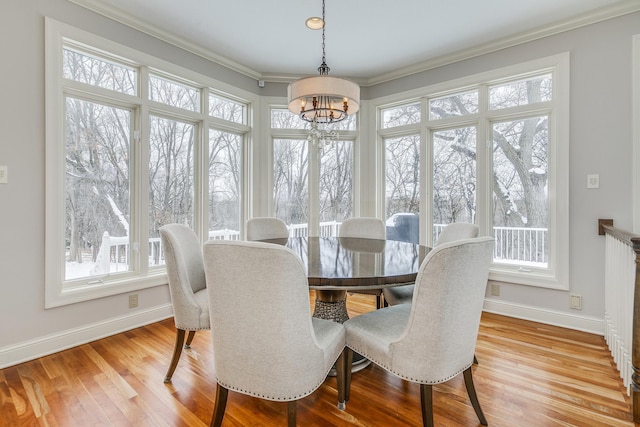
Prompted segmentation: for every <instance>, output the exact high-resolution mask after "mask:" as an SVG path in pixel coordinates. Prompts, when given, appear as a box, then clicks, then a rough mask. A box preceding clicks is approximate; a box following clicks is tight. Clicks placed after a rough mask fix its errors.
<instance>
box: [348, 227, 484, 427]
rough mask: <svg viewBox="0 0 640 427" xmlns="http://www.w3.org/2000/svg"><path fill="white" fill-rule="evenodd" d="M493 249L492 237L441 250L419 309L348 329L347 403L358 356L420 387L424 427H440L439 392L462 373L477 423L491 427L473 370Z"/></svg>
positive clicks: (421, 278) (420, 287)
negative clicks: (436, 425)
mask: <svg viewBox="0 0 640 427" xmlns="http://www.w3.org/2000/svg"><path fill="white" fill-rule="evenodd" d="M493 246H494V239H493V238H491V237H477V238H474V239H464V240H457V241H454V242H450V243H443V244H440V245H438V246H437V247H435V248H434V249H433V250H431V251H430V252H429V253H428V254H427V257H426V258H425V260H424V261H423V263H422V265H421V266H420V270H419V271H418V276H417V277H416V285H415V289H414V300H413V304H399V305H394V306H389V307H385V308H382V309H379V310H374V311H371V312H368V313H365V314H362V315H360V316H356V317H353V318H351V319H349V320H347V321H346V322H345V323H344V325H345V328H346V331H347V347H348V351H347V359H346V360H347V362H346V364H347V367H346V376H347V378H346V400H347V401H348V400H349V397H350V396H349V395H350V385H351V374H350V372H351V370H350V368H351V361H352V358H353V352H357V353H359V354H361V355H363V356H364V357H366V358H367V359H369V360H371V361H372V362H373V363H375V364H377V365H378V366H380V367H382V368H383V369H385V370H387V371H388V372H390V373H392V374H394V375H396V376H398V377H400V378H403V379H405V380H407V381H411V382H414V383H418V384H420V402H421V410H422V423H423V425H424V426H433V395H432V386H433V385H435V384H440V383H443V382H445V381H448V380H449V379H451V378H453V377H455V376H457V375H458V374H460V373H462V374H463V376H464V383H465V386H466V389H467V393H468V395H469V399H470V400H471V404H472V406H473V408H474V410H475V412H476V415H477V416H478V419H479V420H480V423H481V424H483V425H487V420H486V418H485V416H484V414H483V412H482V408H481V407H480V402H479V401H478V396H477V394H476V390H475V386H474V383H473V376H472V368H471V367H472V364H473V358H474V350H475V346H476V340H477V337H478V329H479V326H480V316H481V314H482V306H483V302H484V294H485V290H486V287H487V279H488V276H489V265H490V263H491V260H492V257H493ZM352 404H353V402H352Z"/></svg>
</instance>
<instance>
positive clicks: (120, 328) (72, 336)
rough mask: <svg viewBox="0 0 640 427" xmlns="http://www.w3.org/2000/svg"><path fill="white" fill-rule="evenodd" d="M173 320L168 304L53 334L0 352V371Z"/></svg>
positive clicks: (171, 310)
mask: <svg viewBox="0 0 640 427" xmlns="http://www.w3.org/2000/svg"><path fill="white" fill-rule="evenodd" d="M171 316H173V309H172V308H171V304H163V305H159V306H156V307H153V308H151V309H148V310H140V311H136V312H134V313H131V314H127V315H126V316H120V317H114V318H112V319H107V320H105V321H102V322H98V323H93V324H89V325H83V326H80V327H78V328H74V329H68V330H66V331H62V332H57V333H55V334H51V335H47V336H44V337H39V338H36V339H33V340H29V341H25V342H21V343H18V344H14V345H10V346H6V347H3V348H0V369H2V368H6V367H8V366H13V365H17V364H18V363H22V362H27V361H29V360H33V359H37V358H39V357H42V356H47V355H49V354H53V353H56V352H58V351H61V350H66V349H68V348H72V347H75V346H78V345H81V344H86V343H88V342H91V341H95V340H97V339H100V338H104V337H108V336H111V335H115V334H118V333H120V332H124V331H128V330H130V329H133V328H137V327H140V326H144V325H148V324H149V323H153V322H158V321H160V320H163V319H166V318H168V317H171Z"/></svg>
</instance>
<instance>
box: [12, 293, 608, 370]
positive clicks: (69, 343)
mask: <svg viewBox="0 0 640 427" xmlns="http://www.w3.org/2000/svg"><path fill="white" fill-rule="evenodd" d="M484 311H487V312H489V313H495V314H500V315H503V316H509V317H515V318H518V319H523V320H531V321H533V322H540V323H545V324H548V325H554V326H560V327H563V328H568V329H575V330H578V331H584V332H590V333H593V334H598V335H604V319H600V318H595V317H590V316H580V315H575V314H572V313H565V312H560V311H553V310H546V309H541V308H538V307H532V306H526V305H522V304H514V303H509V302H504V301H499V300H495V299H491V298H485V302H484ZM171 316H173V310H172V308H171V304H165V305H160V306H157V307H153V308H151V309H149V310H142V311H138V312H135V313H132V314H128V315H126V316H120V317H116V318H113V319H108V320H105V321H103V322H98V323H94V324H90V325H84V326H81V327H79V328H74V329H69V330H66V331H63V332H58V333H56V334H52V335H48V336H44V337H40V338H36V339H33V340H29V341H25V342H22V343H18V344H14V345H11V346H7V347H3V348H0V369H2V368H6V367H8V366H13V365H17V364H18V363H23V362H27V361H29V360H33V359H37V358H39V357H43V356H47V355H49V354H53V353H56V352H58V351H62V350H66V349H68V348H72V347H75V346H78V345H81V344H85V343H88V342H91V341H95V340H97V339H100V338H104V337H108V336H110V335H115V334H118V333H120V332H124V331H128V330H130V329H133V328H137V327H140V326H144V325H148V324H149V323H153V322H158V321H160V320H163V319H166V318H168V317H171Z"/></svg>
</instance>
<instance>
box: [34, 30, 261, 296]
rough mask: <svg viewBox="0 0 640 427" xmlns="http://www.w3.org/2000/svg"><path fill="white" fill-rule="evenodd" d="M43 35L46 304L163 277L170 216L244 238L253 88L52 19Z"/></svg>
mask: <svg viewBox="0 0 640 427" xmlns="http://www.w3.org/2000/svg"><path fill="white" fill-rule="evenodd" d="M47 38H48V41H49V43H48V47H47V69H48V70H49V73H48V75H47V86H46V90H47V107H46V108H47V156H46V158H47V160H46V161H47V223H46V227H47V229H46V233H47V239H46V240H47V245H46V265H47V266H46V271H47V289H46V306H47V307H53V306H57V305H63V304H68V303H73V302H77V301H83V300H87V299H91V298H97V297H101V296H106V295H113V294H116V293H121V292H128V291H131V290H134V289H140V288H143V287H147V286H155V285H159V284H163V283H166V277H165V275H164V255H163V249H162V245H161V243H160V236H159V231H158V230H159V228H160V227H162V226H163V225H165V224H168V223H181V224H186V225H188V226H189V227H191V228H193V229H194V230H195V231H196V232H197V233H198V234H199V235H200V238H201V239H202V240H203V241H204V240H206V239H209V238H212V239H238V238H239V236H240V224H242V223H243V220H242V218H243V217H244V206H243V204H242V202H241V200H242V191H243V184H242V183H243V181H244V177H243V173H244V166H243V165H244V164H245V161H244V155H245V154H244V153H245V145H246V144H247V140H248V137H249V135H250V132H251V128H250V127H249V125H248V124H249V123H250V112H251V110H250V106H251V103H252V102H255V99H253V101H252V100H251V97H253V95H247V94H244V93H243V94H242V96H243V97H244V98H241V97H238V96H236V95H233V94H232V93H231V92H234V90H233V89H232V88H229V87H226V86H224V85H222V84H221V83H218V82H215V81H212V80H211V79H208V78H206V77H204V76H200V75H197V74H194V73H192V72H189V71H187V70H184V69H182V68H180V67H178V66H176V65H173V64H169V63H165V62H163V61H160V60H157V59H155V58H151V57H149V56H148V55H146V54H142V53H139V52H136V51H133V50H131V49H128V48H126V47H123V46H120V45H117V44H115V43H112V42H109V41H106V40H103V39H100V38H98V37H95V36H92V35H90V34H88V33H85V32H83V31H80V30H77V29H75V28H72V27H69V26H67V25H64V24H61V23H58V22H55V21H53V20H50V19H47ZM142 88H145V89H146V90H142ZM223 91H225V92H223ZM227 91H228V92H227ZM235 92H238V93H240V91H238V90H235ZM245 96H246V97H245ZM203 112H206V113H205V114H203Z"/></svg>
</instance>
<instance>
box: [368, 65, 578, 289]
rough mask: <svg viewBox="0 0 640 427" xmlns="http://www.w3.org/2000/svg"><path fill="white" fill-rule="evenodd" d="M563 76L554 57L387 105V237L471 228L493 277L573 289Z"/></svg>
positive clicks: (430, 239)
mask: <svg viewBox="0 0 640 427" xmlns="http://www.w3.org/2000/svg"><path fill="white" fill-rule="evenodd" d="M567 76H568V55H558V56H555V57H551V58H545V59H542V60H538V61H534V62H532V63H527V64H522V65H518V66H514V67H510V68H508V69H502V70H496V71H493V72H489V73H484V74H482V75H477V76H472V77H469V78H466V79H462V80H459V81H456V82H450V83H447V84H443V85H438V86H437V87H429V88H426V89H425V90H423V91H422V93H420V94H417V92H416V93H415V94H413V93H412V94H413V95H414V98H413V99H408V100H406V101H403V100H395V101H394V102H393V104H384V103H381V105H379V106H378V109H377V111H378V123H379V125H378V130H377V131H378V138H379V141H380V142H381V148H380V152H381V155H382V156H383V157H384V165H385V173H384V176H385V181H384V184H385V188H384V196H385V197H384V200H385V206H384V209H385V215H386V218H387V226H388V227H387V230H388V233H387V234H388V236H389V237H390V238H397V239H400V240H417V236H418V235H419V236H420V237H421V241H422V242H424V243H425V244H427V245H433V244H434V243H435V242H437V239H438V235H439V233H440V232H441V231H442V229H443V228H444V227H445V226H446V225H447V224H450V223H452V222H470V223H475V224H477V225H478V226H479V228H480V233H481V234H482V235H489V236H492V237H494V238H495V251H494V256H493V264H492V269H491V276H490V278H491V279H493V280H500V281H507V282H512V283H522V284H530V285H538V286H545V287H553V288H558V289H566V288H568V278H567V274H568V259H567V248H568V232H567V230H568V209H567V206H568V173H567V169H568V128H569V125H568V120H569V117H568V115H567V111H568V97H569V96H568V77H567ZM418 224H419V225H420V227H419V228H420V231H419V232H418V231H417V230H416V228H417V227H418Z"/></svg>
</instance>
